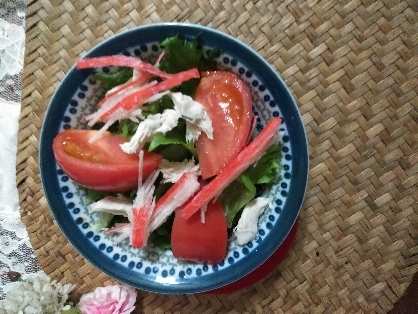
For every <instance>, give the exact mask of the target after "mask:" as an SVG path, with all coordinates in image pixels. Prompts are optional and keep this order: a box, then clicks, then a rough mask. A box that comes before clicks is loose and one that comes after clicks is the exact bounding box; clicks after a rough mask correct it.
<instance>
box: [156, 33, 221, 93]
mask: <svg viewBox="0 0 418 314" xmlns="http://www.w3.org/2000/svg"><path fill="white" fill-rule="evenodd" d="M202 46H203V43H202V41H201V39H200V37H199V36H196V37H195V38H194V39H193V40H182V39H180V38H179V36H178V35H176V36H173V37H169V38H166V39H165V40H164V41H162V42H161V43H160V47H162V48H164V56H163V58H162V59H161V62H160V65H159V68H160V69H161V70H163V71H165V72H167V73H177V72H180V71H185V70H188V69H192V68H197V69H198V70H199V72H202V71H208V70H215V69H216V67H217V63H216V58H217V57H219V56H220V54H221V50H220V49H213V50H211V51H210V52H209V53H205V52H204V50H203V49H202ZM199 82H200V80H199V79H192V80H188V81H187V82H184V83H183V84H181V85H180V86H179V87H177V88H174V89H173V91H178V92H182V93H183V94H186V95H189V96H191V97H193V96H194V94H195V92H196V88H197V85H199Z"/></svg>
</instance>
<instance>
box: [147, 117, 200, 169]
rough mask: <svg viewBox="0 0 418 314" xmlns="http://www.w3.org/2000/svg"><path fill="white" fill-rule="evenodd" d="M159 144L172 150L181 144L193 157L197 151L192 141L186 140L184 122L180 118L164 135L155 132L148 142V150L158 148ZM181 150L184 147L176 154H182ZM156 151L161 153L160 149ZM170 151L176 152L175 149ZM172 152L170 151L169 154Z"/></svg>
mask: <svg viewBox="0 0 418 314" xmlns="http://www.w3.org/2000/svg"><path fill="white" fill-rule="evenodd" d="M173 145H174V146H173ZM161 146H171V147H170V148H169V147H166V149H170V150H173V149H174V150H176V147H178V146H183V148H185V149H186V150H188V151H189V152H190V153H191V154H192V155H193V156H194V157H195V158H197V151H196V148H195V146H194V142H193V141H192V142H189V143H187V142H186V123H185V121H184V120H183V119H180V120H179V123H178V125H177V127H175V128H174V129H172V130H170V131H168V132H167V133H166V134H165V135H164V134H155V135H154V136H153V137H152V140H151V143H150V144H149V147H148V151H150V152H151V151H155V150H157V149H158V148H161ZM162 149H164V148H162ZM183 151H184V149H179V152H178V154H179V155H183V154H184V153H183ZM158 153H161V150H159V151H158ZM172 153H174V154H176V152H175V151H174V152H172ZM172 153H171V152H170V155H171V154H172ZM175 159H178V158H175ZM168 160H169V159H168ZM183 160H184V159H182V160H179V161H183ZM171 161H174V160H171Z"/></svg>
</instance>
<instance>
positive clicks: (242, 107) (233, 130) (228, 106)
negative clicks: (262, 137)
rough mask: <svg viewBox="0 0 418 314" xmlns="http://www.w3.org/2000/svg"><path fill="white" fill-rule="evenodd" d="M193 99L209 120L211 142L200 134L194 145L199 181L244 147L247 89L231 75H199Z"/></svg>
mask: <svg viewBox="0 0 418 314" xmlns="http://www.w3.org/2000/svg"><path fill="white" fill-rule="evenodd" d="M201 75H202V79H201V81H200V83H199V86H198V87H197V90H196V94H195V96H194V99H195V100H196V101H198V102H199V103H201V104H202V105H203V106H204V107H205V110H206V112H207V114H208V116H209V117H210V119H211V120H212V126H213V139H212V140H211V139H209V138H208V137H207V135H206V134H204V133H202V135H201V136H200V137H199V139H198V140H197V141H196V147H197V152H198V157H199V164H200V170H201V174H202V178H203V179H207V178H210V177H212V176H214V175H217V174H218V173H220V172H221V171H222V169H223V168H224V167H225V165H226V164H228V163H229V162H230V161H231V160H233V159H234V157H235V156H236V155H237V154H238V153H239V152H240V151H241V150H242V148H243V147H244V146H245V145H246V142H247V139H248V135H249V132H250V129H251V121H252V117H253V114H252V100H251V94H250V91H249V89H248V87H247V85H246V84H245V83H244V82H243V81H242V80H241V79H240V78H239V77H238V76H236V75H235V74H233V73H230V72H222V71H214V72H203V73H201Z"/></svg>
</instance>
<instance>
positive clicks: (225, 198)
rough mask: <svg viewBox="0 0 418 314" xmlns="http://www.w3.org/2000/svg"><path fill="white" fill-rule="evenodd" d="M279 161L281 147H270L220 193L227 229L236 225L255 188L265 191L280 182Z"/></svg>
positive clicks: (254, 194)
mask: <svg viewBox="0 0 418 314" xmlns="http://www.w3.org/2000/svg"><path fill="white" fill-rule="evenodd" d="M280 160H281V145H280V144H274V145H272V146H270V147H269V148H268V149H267V150H266V152H265V154H264V155H263V156H262V157H261V158H260V159H259V160H258V161H257V162H256V163H254V164H253V165H252V166H250V167H249V168H248V169H247V170H245V171H244V172H243V173H242V174H241V175H240V176H239V177H238V178H237V179H235V180H234V181H233V182H232V183H231V184H230V185H229V186H228V187H226V189H225V190H224V191H223V192H222V194H221V195H220V196H219V198H218V199H219V200H220V202H221V204H222V207H223V209H224V210H225V216H226V221H227V224H228V228H231V227H232V226H234V225H235V224H236V223H237V221H238V218H239V216H240V213H241V211H242V209H243V208H244V206H245V205H246V204H247V203H248V202H249V201H251V200H252V199H253V198H254V197H255V196H256V193H257V188H258V189H266V188H268V187H269V186H270V185H272V184H274V183H278V182H279V181H280V176H279V175H278V171H279V170H281V169H283V167H282V165H281V163H280Z"/></svg>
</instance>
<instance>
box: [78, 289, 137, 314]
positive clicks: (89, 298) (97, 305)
mask: <svg viewBox="0 0 418 314" xmlns="http://www.w3.org/2000/svg"><path fill="white" fill-rule="evenodd" d="M135 301H136V292H135V289H134V288H132V287H129V286H125V285H116V286H108V287H99V288H96V290H94V291H93V292H90V293H87V294H85V295H83V296H82V297H81V299H80V302H79V304H78V307H79V309H80V311H81V312H82V313H83V314H129V313H131V312H132V311H133V310H134V309H135V306H134V304H135Z"/></svg>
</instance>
